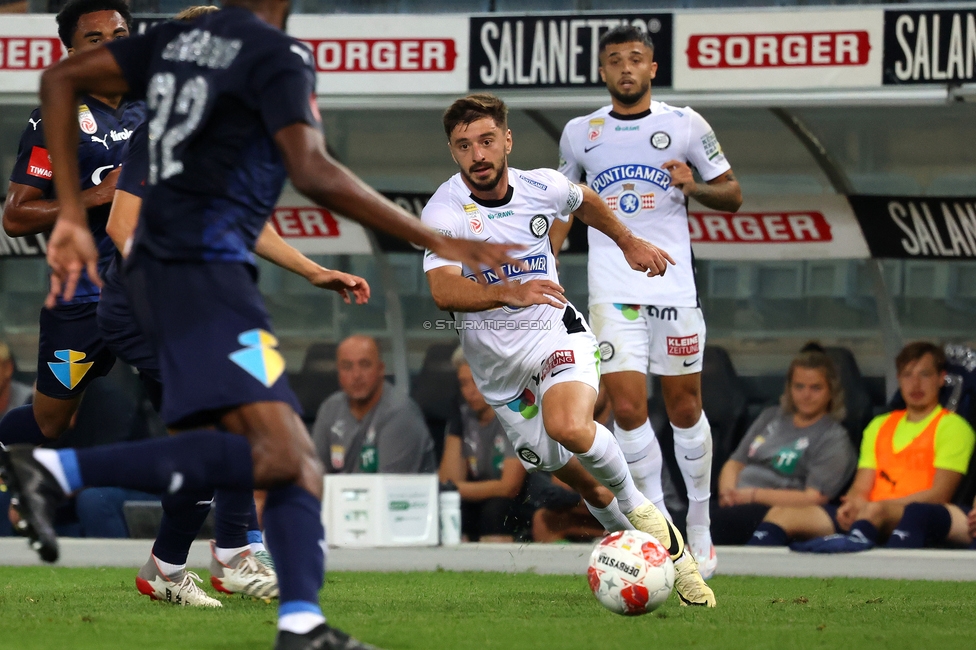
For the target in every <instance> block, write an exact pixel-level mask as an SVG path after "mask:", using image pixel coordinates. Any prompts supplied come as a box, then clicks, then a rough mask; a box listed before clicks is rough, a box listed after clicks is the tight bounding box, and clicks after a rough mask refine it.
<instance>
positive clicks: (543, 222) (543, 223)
mask: <svg viewBox="0 0 976 650" xmlns="http://www.w3.org/2000/svg"><path fill="white" fill-rule="evenodd" d="M529 230H531V231H532V234H533V235H535V236H536V237H537V238H539V239H542V238H543V237H545V236H546V233H547V232H549V220H548V219H546V218H545V217H544V216H542V215H541V214H537V215H535V216H534V217H532V218H531V219H529Z"/></svg>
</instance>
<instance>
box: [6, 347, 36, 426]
mask: <svg viewBox="0 0 976 650" xmlns="http://www.w3.org/2000/svg"><path fill="white" fill-rule="evenodd" d="M15 370H16V368H15V367H14V358H13V356H12V355H11V354H10V346H8V345H7V344H6V343H4V342H3V341H0V418H2V417H3V416H4V415H6V414H7V412H8V411H10V410H11V409H15V408H17V407H18V406H23V405H24V404H26V403H27V401H28V400H29V399H30V398H31V395H32V394H33V392H34V391H33V389H32V388H31V387H30V386H28V385H27V384H22V383H20V382H19V381H14V380H13V376H14V371H15Z"/></svg>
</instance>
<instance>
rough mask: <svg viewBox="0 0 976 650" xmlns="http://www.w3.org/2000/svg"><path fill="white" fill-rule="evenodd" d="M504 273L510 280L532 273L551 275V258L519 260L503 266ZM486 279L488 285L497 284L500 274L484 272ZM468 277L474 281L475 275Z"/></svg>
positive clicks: (536, 256)
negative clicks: (516, 262)
mask: <svg viewBox="0 0 976 650" xmlns="http://www.w3.org/2000/svg"><path fill="white" fill-rule="evenodd" d="M502 271H503V272H504V273H505V275H507V276H508V277H509V278H517V277H519V276H521V275H528V274H530V273H541V274H545V275H548V273H549V258H548V257H546V256H545V255H531V256H529V257H523V258H522V259H520V260H519V263H518V264H502ZM484 276H485V278H486V279H487V280H488V284H495V283H496V282H498V281H499V280H500V278H499V277H498V274H497V273H495V272H494V271H492V270H487V271H485V272H484ZM466 277H468V278H469V279H471V280H474V279H475V277H474V274H469V275H467V276H466Z"/></svg>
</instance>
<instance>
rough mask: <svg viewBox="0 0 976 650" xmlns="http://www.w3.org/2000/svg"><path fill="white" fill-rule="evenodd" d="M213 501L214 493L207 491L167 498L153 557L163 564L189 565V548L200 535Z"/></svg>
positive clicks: (177, 494) (186, 492) (179, 494)
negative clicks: (187, 561) (187, 563)
mask: <svg viewBox="0 0 976 650" xmlns="http://www.w3.org/2000/svg"><path fill="white" fill-rule="evenodd" d="M212 500H213V492H208V491H202V492H189V491H180V492H177V493H176V494H164V495H163V496H162V503H163V519H162V521H160V522H159V533H158V534H157V535H156V541H155V542H154V543H153V549H152V554H153V555H155V556H156V557H157V558H159V559H160V560H162V561H163V562H168V563H170V564H186V556H187V554H188V553H189V552H190V544H192V543H193V540H195V539H196V538H197V535H198V534H200V528H201V527H202V526H203V522H204V521H205V520H206V519H207V515H208V514H209V513H210V504H211V502H212Z"/></svg>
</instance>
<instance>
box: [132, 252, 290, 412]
mask: <svg viewBox="0 0 976 650" xmlns="http://www.w3.org/2000/svg"><path fill="white" fill-rule="evenodd" d="M124 273H125V283H126V287H127V290H128V294H129V297H130V300H131V304H132V308H133V311H134V313H135V316H136V320H137V321H138V324H139V326H140V327H141V329H142V331H143V332H144V333H145V334H146V336H147V338H148V339H149V342H150V345H151V347H152V349H154V350H155V351H156V354H157V357H158V359H159V368H160V373H161V376H162V381H163V399H162V411H161V412H160V415H161V416H162V418H163V421H164V422H165V423H166V424H167V425H168V426H171V427H174V428H189V427H198V426H206V425H211V424H215V423H216V422H217V421H218V420H219V419H220V417H221V416H223V415H224V414H225V413H226V412H227V411H228V410H230V409H232V408H234V407H237V406H241V405H243V404H252V403H255V402H285V403H287V404H289V405H291V407H292V408H293V409H294V410H295V411H296V412H297V413H301V407H300V406H299V403H298V399H297V398H296V397H295V394H294V393H293V392H292V390H291V388H290V387H289V386H288V380H287V378H286V375H285V361H284V359H283V358H282V356H281V354H280V353H279V352H278V350H277V349H276V347H277V344H278V341H277V339H276V338H275V336H274V334H273V333H272V330H271V320H270V318H269V317H268V313H267V311H265V309H264V301H263V300H262V299H261V294H260V293H259V292H258V287H257V281H256V271H255V269H254V268H253V267H252V266H250V265H248V264H244V263H239V262H192V261H169V260H159V259H156V258H155V257H153V256H152V255H150V254H149V253H148V252H146V251H145V250H144V249H137V250H135V251H134V252H133V253H132V255H131V257H130V258H129V259H128V260H127V262H126V264H125V270H124Z"/></svg>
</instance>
